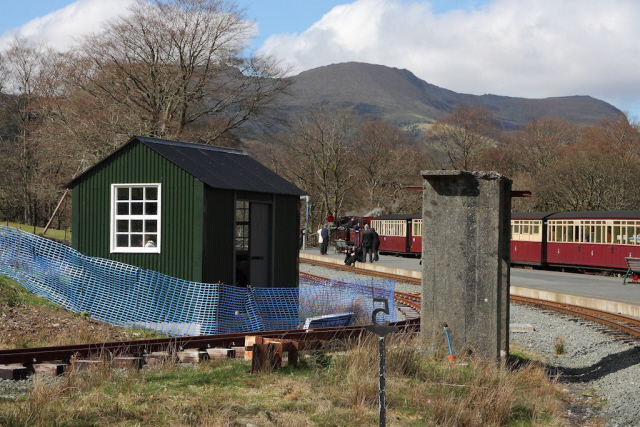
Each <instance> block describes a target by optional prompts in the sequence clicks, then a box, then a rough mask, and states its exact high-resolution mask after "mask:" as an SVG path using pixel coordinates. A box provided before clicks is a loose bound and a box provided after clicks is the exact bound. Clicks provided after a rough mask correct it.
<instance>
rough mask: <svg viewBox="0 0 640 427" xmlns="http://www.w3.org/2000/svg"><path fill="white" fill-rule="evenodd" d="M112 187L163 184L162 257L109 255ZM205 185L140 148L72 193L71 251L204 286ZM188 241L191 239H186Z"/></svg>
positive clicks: (123, 153)
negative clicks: (117, 185)
mask: <svg viewBox="0 0 640 427" xmlns="http://www.w3.org/2000/svg"><path fill="white" fill-rule="evenodd" d="M112 183H161V184H162V201H161V202H162V203H161V206H162V208H161V218H162V219H161V229H160V230H161V239H162V241H161V253H159V254H149V253H139V254H127V253H111V252H110V240H109V233H110V228H109V227H110V212H111V211H110V209H111V207H110V203H111V201H110V192H111V184H112ZM203 194H204V184H202V182H200V181H198V180H197V179H195V178H194V177H193V176H191V175H190V174H188V173H186V172H185V171H184V170H182V169H180V168H178V167H177V166H175V165H174V164H173V163H171V162H169V161H167V160H166V159H165V158H163V157H162V156H160V155H159V154H157V153H155V152H154V151H153V150H150V149H149V148H147V147H146V146H144V145H143V144H140V143H135V144H131V145H129V146H127V147H125V148H124V149H123V150H121V151H120V152H118V153H117V154H116V156H114V157H113V158H112V159H110V161H108V162H103V163H101V164H98V165H97V167H96V168H94V169H93V170H92V171H91V172H90V173H89V174H88V176H86V177H85V178H84V179H83V180H82V181H80V182H79V183H78V185H77V186H76V187H75V188H74V189H73V198H74V205H75V206H74V209H73V243H72V244H73V247H74V248H75V249H77V250H78V251H80V252H82V253H83V254H85V255H88V256H94V257H101V258H106V259H111V260H115V261H119V262H123V263H127V264H131V265H136V266H138V267H141V268H146V269H150V270H154V271H158V272H161V273H164V274H168V275H170V276H174V277H178V278H181V279H185V280H191V281H197V282H200V281H202V262H203V260H202V246H203V233H202V226H203V216H202V214H201V212H202V206H203ZM185 236H189V237H190V238H185Z"/></svg>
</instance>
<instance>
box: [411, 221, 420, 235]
mask: <svg viewBox="0 0 640 427" xmlns="http://www.w3.org/2000/svg"><path fill="white" fill-rule="evenodd" d="M411 235H412V236H422V220H421V219H414V220H413V223H412V230H411Z"/></svg>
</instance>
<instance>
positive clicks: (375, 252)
mask: <svg viewBox="0 0 640 427" xmlns="http://www.w3.org/2000/svg"><path fill="white" fill-rule="evenodd" d="M371 233H372V234H373V246H372V249H373V260H374V261H380V257H379V256H378V248H379V247H380V236H379V235H378V232H377V231H376V229H375V228H372V229H371Z"/></svg>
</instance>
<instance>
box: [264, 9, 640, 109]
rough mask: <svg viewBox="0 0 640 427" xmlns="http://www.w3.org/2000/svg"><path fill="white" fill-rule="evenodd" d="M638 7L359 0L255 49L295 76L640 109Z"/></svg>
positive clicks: (639, 30) (274, 37)
mask: <svg viewBox="0 0 640 427" xmlns="http://www.w3.org/2000/svg"><path fill="white" fill-rule="evenodd" d="M638 22H640V2H637V1H634V0H609V1H606V2H603V1H601V0H522V1H513V0H495V1H493V2H491V3H489V4H487V5H485V6H484V7H482V8H480V9H468V10H457V11H451V12H448V13H444V14H434V13H433V12H432V10H431V7H430V5H429V3H428V2H427V1H414V2H407V1H401V0H356V1H353V2H352V3H350V4H346V5H342V6H337V7H335V8H334V9H333V10H331V11H330V12H329V13H327V14H326V15H324V16H323V17H322V19H320V20H319V21H318V22H316V23H315V24H314V25H312V26H311V27H310V28H309V29H307V30H306V31H305V32H303V33H301V34H294V35H292V34H283V35H274V36H271V37H269V38H268V39H267V40H266V41H265V43H264V44H263V46H262V47H261V49H260V51H261V52H263V53H269V54H273V55H276V56H278V57H280V58H282V59H284V60H285V61H286V62H289V63H291V64H293V65H294V67H295V68H296V70H297V71H298V72H300V71H304V70H307V69H311V68H314V67H318V66H322V65H327V64H331V63H338V62H347V61H360V62H369V63H375V64H382V65H387V66H392V67H398V68H406V69H408V70H410V71H412V72H413V73H414V74H416V75H417V76H418V77H420V78H422V79H423V80H426V81H428V82H429V83H432V84H435V85H438V86H441V87H444V88H447V89H451V90H455V91H457V92H464V93H473V94H483V93H494V94H498V95H507V96H523V97H530V98H543V97H549V96H566V95H591V96H594V97H596V98H599V99H603V100H605V101H607V102H610V103H612V104H614V105H615V106H617V107H618V108H621V109H624V110H632V109H634V108H638V109H639V110H640V79H639V78H638V70H639V69H640V44H638V42H637V41H638V40H640V26H639V25H637V23H638Z"/></svg>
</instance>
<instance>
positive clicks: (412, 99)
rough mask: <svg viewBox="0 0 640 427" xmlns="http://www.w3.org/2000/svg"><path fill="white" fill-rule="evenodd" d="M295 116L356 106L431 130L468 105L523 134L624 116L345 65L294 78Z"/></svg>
mask: <svg viewBox="0 0 640 427" xmlns="http://www.w3.org/2000/svg"><path fill="white" fill-rule="evenodd" d="M292 80H293V85H292V86H291V98H290V100H289V101H287V102H286V104H287V107H288V108H289V109H290V110H296V109H302V108H307V107H310V106H312V105H315V104H320V103H329V104H334V105H340V106H353V107H355V108H356V110H357V111H359V112H360V113H361V114H370V115H373V116H376V117H383V118H385V119H387V120H389V121H391V122H393V123H395V124H396V125H400V126H410V125H420V124H431V123H434V122H435V121H437V120H438V119H440V118H442V117H444V116H446V115H447V114H449V113H450V112H451V111H453V110H454V109H455V108H456V107H457V106H459V105H462V104H468V105H477V106H480V107H485V108H488V109H489V110H490V111H491V112H492V113H493V114H494V116H495V118H496V119H497V120H498V121H499V122H500V123H501V125H502V127H503V129H505V130H512V129H519V128H521V127H522V126H524V125H525V124H526V123H528V122H530V121H531V120H534V119H538V118H546V117H557V118H560V119H564V120H567V121H570V122H573V123H576V124H579V125H594V124H596V123H598V122H600V121H601V120H603V119H607V118H615V117H618V116H619V115H620V114H622V112H621V111H620V110H618V109H617V108H616V107H614V106H613V105H611V104H608V103H606V102H604V101H601V100H599V99H596V98H593V97H591V96H588V95H573V96H559V97H548V98H521V97H509V96H502V95H494V94H485V95H471V94H464V93H457V92H454V91H452V90H449V89H445V88H441V87H439V86H436V85H433V84H431V83H428V82H426V81H424V80H422V79H420V78H419V77H417V76H416V75H415V74H413V73H412V72H411V71H409V70H407V69H400V68H395V67H387V66H384V65H376V64H367V63H362V62H343V63H338V64H331V65H325V66H321V67H317V68H313V69H311V70H307V71H303V72H301V73H300V74H298V75H296V76H294V77H292Z"/></svg>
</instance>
